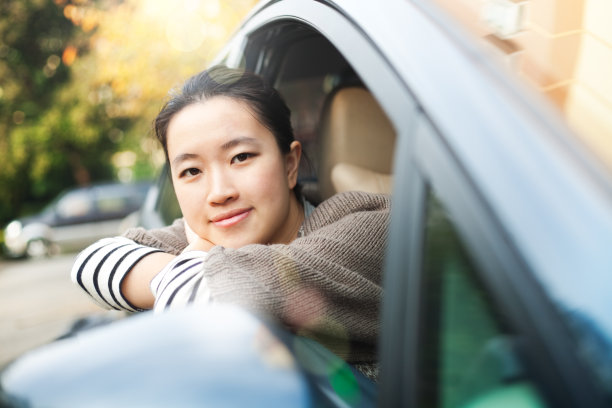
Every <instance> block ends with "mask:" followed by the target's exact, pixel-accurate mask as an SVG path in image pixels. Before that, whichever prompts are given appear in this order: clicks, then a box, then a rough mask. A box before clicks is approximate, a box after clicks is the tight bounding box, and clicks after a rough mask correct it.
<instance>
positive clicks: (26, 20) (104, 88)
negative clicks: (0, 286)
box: [0, 0, 256, 268]
mask: <svg viewBox="0 0 612 408" xmlns="http://www.w3.org/2000/svg"><path fill="white" fill-rule="evenodd" d="M255 3H256V1H254V0H223V1H221V0H176V1H164V0H157V1H154V0H3V1H2V2H1V3H0V227H2V228H3V227H4V226H5V225H6V224H7V223H8V222H9V221H10V220H12V219H15V218H17V217H20V216H24V215H28V214H32V213H35V212H37V211H40V209H41V208H42V207H43V206H44V205H45V204H46V203H48V202H49V201H50V200H52V199H53V198H54V197H56V196H57V195H58V194H59V193H60V192H61V191H63V190H66V189H67V188H69V187H74V186H85V185H89V184H91V183H94V182H99V181H109V180H116V181H121V182H132V181H141V180H151V179H153V178H154V177H155V176H156V174H157V171H158V169H159V168H160V166H161V164H162V162H163V160H164V159H163V153H162V152H161V150H160V149H159V148H158V146H157V141H156V140H155V138H154V136H153V135H152V132H151V123H152V121H153V119H154V117H155V115H156V113H157V112H158V111H159V109H160V107H161V105H162V104H163V102H164V100H165V97H166V95H167V93H168V91H169V90H170V89H171V88H173V87H175V86H178V85H180V84H181V82H182V81H183V80H185V79H186V78H187V77H188V76H190V75H191V74H193V73H195V72H197V71H199V70H201V69H203V68H205V67H206V66H207V65H208V64H209V63H210V61H211V59H212V58H213V57H214V55H215V54H216V53H217V52H218V51H219V49H220V48H221V46H222V45H223V44H224V42H225V41H226V40H227V39H228V38H229V37H230V35H231V34H232V32H233V31H234V30H235V29H236V27H237V25H238V24H239V22H240V21H241V20H242V18H243V17H244V16H245V15H246V13H247V12H248V11H249V10H250V8H252V6H253V5H254V4H255ZM0 234H1V233H0ZM0 243H2V237H1V236H0ZM0 268H1V266H0Z"/></svg>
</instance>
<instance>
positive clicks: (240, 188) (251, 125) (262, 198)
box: [167, 96, 303, 248]
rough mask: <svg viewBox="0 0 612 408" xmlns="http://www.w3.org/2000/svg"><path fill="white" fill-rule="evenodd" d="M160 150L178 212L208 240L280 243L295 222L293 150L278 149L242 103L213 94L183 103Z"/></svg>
mask: <svg viewBox="0 0 612 408" xmlns="http://www.w3.org/2000/svg"><path fill="white" fill-rule="evenodd" d="M167 146H168V158H169V161H170V168H171V173H172V180H173V184H174V189H175V191H176V195H177V197H178V201H179V204H180V206H181V210H182V211H183V216H184V217H185V221H186V222H187V224H188V225H189V226H190V227H191V229H193V231H194V232H195V233H196V234H197V235H199V236H200V237H202V238H205V239H207V240H209V241H211V242H212V243H214V244H216V245H223V246H225V247H228V248H239V247H241V246H243V245H247V244H253V243H260V244H267V243H288V242H290V241H291V240H292V239H294V238H295V234H296V233H297V230H298V228H299V226H300V224H301V222H302V214H303V213H302V214H301V213H300V211H301V207H300V206H299V205H298V204H297V199H296V198H295V195H294V194H293V192H292V191H291V189H292V188H293V187H294V186H295V184H296V181H297V169H298V164H299V159H300V154H301V146H300V144H299V142H293V143H292V145H291V151H290V152H289V153H288V154H283V153H281V151H280V149H279V147H278V145H277V143H276V140H275V138H274V135H273V134H272V133H271V132H270V131H269V130H268V129H267V128H266V127H264V126H263V125H262V124H261V123H259V121H258V120H257V119H256V118H255V116H254V115H253V114H252V113H251V111H250V110H249V108H248V107H247V105H246V104H245V103H243V102H241V101H237V100H234V99H231V98H228V97H222V96H217V97H213V98H211V99H208V100H206V101H203V102H199V103H195V104H192V105H189V106H187V107H185V108H183V109H182V110H181V111H179V112H178V113H177V114H175V116H174V117H173V118H172V120H171V121H170V123H169V125H168V132H167Z"/></svg>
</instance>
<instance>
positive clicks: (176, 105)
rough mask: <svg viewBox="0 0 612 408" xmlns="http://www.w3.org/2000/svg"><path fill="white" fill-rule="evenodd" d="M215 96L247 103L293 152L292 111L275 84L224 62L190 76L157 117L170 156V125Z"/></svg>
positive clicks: (284, 150)
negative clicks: (179, 113)
mask: <svg viewBox="0 0 612 408" xmlns="http://www.w3.org/2000/svg"><path fill="white" fill-rule="evenodd" d="M215 96H225V97H228V98H232V99H235V100H238V101H242V102H244V103H246V105H247V106H248V108H249V109H250V110H251V111H252V113H253V114H254V115H255V117H256V118H257V120H258V121H259V122H260V123H261V124H262V125H263V126H265V127H266V128H267V129H268V130H269V131H270V132H271V133H272V134H273V135H274V138H275V139H276V143H277V145H278V147H279V148H280V151H281V152H282V153H284V154H286V153H289V151H290V147H291V143H292V142H293V141H294V140H295V137H294V135H293V128H292V127H291V111H290V109H289V107H288V106H287V104H286V103H285V101H284V100H283V98H282V97H281V95H280V94H279V93H278V91H277V90H276V89H274V87H272V86H271V85H270V84H268V83H267V82H266V81H264V79H263V78H262V77H260V76H258V75H256V74H253V73H250V72H248V71H243V70H239V69H232V68H228V67H225V66H222V65H217V66H213V67H211V68H209V69H207V70H205V71H202V72H200V73H199V74H196V75H194V76H192V77H191V78H189V79H188V80H187V81H186V82H185V84H184V85H183V87H182V89H181V91H180V92H178V93H176V94H174V95H172V96H171V98H170V100H168V101H167V102H166V104H165V105H164V106H163V107H162V109H161V111H160V112H159V114H158V115H157V117H156V118H155V123H154V128H155V136H157V139H158V140H159V141H160V143H161V145H162V147H163V148H164V152H165V154H166V159H168V139H167V132H168V124H169V123H170V120H172V118H173V117H174V115H176V114H177V113H178V112H180V111H181V110H182V109H183V108H185V107H187V106H189V105H192V104H194V103H198V102H202V101H205V100H207V99H210V98H212V97H215Z"/></svg>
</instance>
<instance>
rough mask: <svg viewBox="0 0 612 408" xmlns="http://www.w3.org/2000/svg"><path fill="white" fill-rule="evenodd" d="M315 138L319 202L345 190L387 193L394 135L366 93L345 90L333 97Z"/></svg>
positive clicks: (386, 119)
mask: <svg viewBox="0 0 612 408" xmlns="http://www.w3.org/2000/svg"><path fill="white" fill-rule="evenodd" d="M319 138H320V139H319V147H320V155H319V172H318V173H319V189H320V193H321V197H322V198H323V199H326V198H328V197H330V196H332V195H334V194H335V193H337V192H340V191H347V190H361V191H369V192H386V193H390V186H391V182H390V175H391V171H392V161H393V148H394V145H395V131H394V129H393V126H392V125H391V122H390V121H389V119H388V118H387V116H386V115H385V113H384V112H383V110H382V109H381V108H380V106H379V105H378V102H376V100H375V99H374V97H373V96H372V94H371V93H370V92H368V91H367V90H366V89H364V88H361V87H348V88H342V89H339V90H338V91H337V92H335V93H333V94H332V95H331V96H330V99H329V100H328V102H327V103H326V105H325V107H324V111H323V117H322V126H321V132H320V134H319ZM332 172H333V173H334V174H335V176H333V177H334V178H335V180H336V185H334V181H333V179H332ZM379 176H381V177H382V178H380V177H379ZM377 178H379V181H373V180H375V179H377ZM385 178H386V179H387V180H386V181H384V180H383V179H385ZM366 179H368V180H370V181H368V182H366ZM374 186H377V187H376V188H375V187H374ZM381 190H385V191H381Z"/></svg>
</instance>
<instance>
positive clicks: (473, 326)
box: [419, 193, 545, 408]
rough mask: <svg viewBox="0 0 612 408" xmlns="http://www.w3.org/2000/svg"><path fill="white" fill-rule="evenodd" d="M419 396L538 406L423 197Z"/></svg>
mask: <svg viewBox="0 0 612 408" xmlns="http://www.w3.org/2000/svg"><path fill="white" fill-rule="evenodd" d="M423 269H424V282H425V285H424V289H423V290H424V313H425V314H424V316H423V319H424V324H423V326H424V329H423V334H422V337H421V343H420V344H421V347H422V349H421V351H420V353H419V354H420V356H421V361H420V363H419V367H420V372H421V373H422V375H421V377H420V378H421V384H420V386H419V389H420V397H419V398H420V404H419V406H430V407H434V406H436V407H466V408H467V407H470V408H475V407H479V408H481V407H483V408H484V407H491V408H493V407H498V406H513V407H543V406H545V405H544V403H543V401H542V399H541V398H540V396H539V393H538V391H537V388H536V387H535V385H534V384H533V382H532V381H530V379H529V377H528V375H527V374H526V372H525V370H524V369H523V366H522V364H521V359H520V356H519V354H518V353H517V351H516V347H515V341H514V339H515V338H516V337H515V336H514V335H513V333H512V332H511V331H510V330H509V329H508V327H507V325H506V322H505V319H504V317H503V315H501V314H499V313H497V311H496V310H495V309H494V307H493V302H492V301H491V299H490V295H489V293H488V292H487V291H486V290H485V289H484V287H483V286H482V285H481V284H480V282H479V281H478V278H477V275H476V269H475V267H474V264H473V263H472V262H471V260H470V258H469V256H468V254H467V253H466V251H465V250H464V247H463V244H462V242H461V240H460V239H459V236H458V235H457V233H456V231H455V229H454V226H453V224H452V222H451V220H450V218H449V217H448V215H447V214H446V212H445V211H444V208H443V207H442V205H441V204H440V202H439V201H438V200H437V198H436V197H435V196H434V195H433V193H430V194H429V197H428V203H427V222H426V231H425V242H424V263H423Z"/></svg>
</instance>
